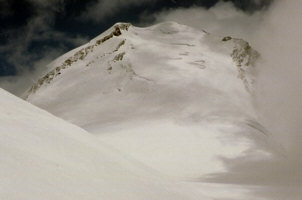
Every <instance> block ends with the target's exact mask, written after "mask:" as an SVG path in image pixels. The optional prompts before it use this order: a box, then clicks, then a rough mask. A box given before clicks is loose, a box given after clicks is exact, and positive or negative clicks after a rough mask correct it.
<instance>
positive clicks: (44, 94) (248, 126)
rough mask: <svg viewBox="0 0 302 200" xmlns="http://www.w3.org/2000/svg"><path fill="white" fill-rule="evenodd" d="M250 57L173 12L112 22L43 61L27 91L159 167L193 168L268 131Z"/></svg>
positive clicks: (176, 173)
mask: <svg viewBox="0 0 302 200" xmlns="http://www.w3.org/2000/svg"><path fill="white" fill-rule="evenodd" d="M257 57H258V53H257V52H256V51H254V50H253V49H252V48H251V47H250V45H249V44H248V43H247V42H245V41H243V40H240V39H233V38H231V37H218V36H213V35H211V34H209V33H207V32H205V31H199V30H195V29H193V28H190V27H188V26H184V25H180V24H177V23H174V22H166V23H162V24H158V25H155V26H152V27H148V28H138V27H134V26H132V25H130V24H123V23H120V24H116V25H115V26H113V27H112V28H111V29H109V30H108V31H106V32H105V33H103V34H102V35H100V36H98V37H97V38H95V39H93V40H92V41H90V42H89V43H88V44H86V45H84V46H82V47H79V48H77V49H75V50H73V51H71V52H69V53H67V54H65V55H63V56H62V57H60V58H58V59H57V60H55V61H54V62H53V63H52V64H50V66H49V68H50V72H49V73H47V75H45V76H44V77H43V78H41V79H40V80H39V81H38V83H37V84H36V85H34V86H33V87H32V88H31V89H30V91H29V93H28V98H27V100H28V101H29V102H31V103H33V104H35V105H37V106H39V107H41V108H43V109H45V110H48V111H49V112H51V113H53V114H54V115H56V116H59V117H61V118H63V119H65V120H67V121H69V122H71V123H73V124H76V125H78V126H80V127H82V128H83V129H85V130H87V131H88V132H91V133H94V134H95V135H97V136H98V137H99V138H100V139H101V140H102V141H104V142H105V143H107V144H110V145H112V146H114V147H115V148H117V149H119V150H120V151H122V152H127V153H128V154H130V155H131V156H133V157H134V158H136V159H138V160H140V161H141V162H143V163H144V164H146V165H148V166H151V167H153V168H154V169H156V170H158V171H160V172H163V173H164V174H167V175H169V176H173V177H182V178H199V177H201V176H202V175H203V174H207V173H214V172H220V171H224V170H225V168H224V166H223V163H222V160H221V157H225V158H233V157H238V156H245V154H246V153H247V152H248V150H249V149H250V148H252V147H253V142H252V140H250V139H249V138H250V137H256V138H261V140H263V143H265V141H266V139H267V138H266V137H267V136H266V135H265V133H264V132H263V130H262V128H261V126H260V125H259V124H257V116H256V114H255V113H254V108H253V105H252V102H251V92H252V90H253V85H252V83H253V68H254V67H253V63H254V62H255V61H256V59H257ZM257 151H258V153H259V154H262V152H261V151H262V150H261V148H257ZM253 153H255V152H253ZM184 161H185V162H184Z"/></svg>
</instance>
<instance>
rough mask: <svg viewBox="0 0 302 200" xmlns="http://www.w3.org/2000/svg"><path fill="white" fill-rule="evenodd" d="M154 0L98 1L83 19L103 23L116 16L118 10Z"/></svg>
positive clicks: (153, 0)
mask: <svg viewBox="0 0 302 200" xmlns="http://www.w3.org/2000/svg"><path fill="white" fill-rule="evenodd" d="M155 1H156V0H127V1H124V0H98V2H97V3H96V4H93V5H92V6H90V7H89V8H88V11H87V12H86V13H85V14H84V16H83V17H84V18H86V19H90V20H93V21H97V22H99V21H103V20H105V19H106V17H110V16H112V15H114V14H116V12H117V11H119V10H120V9H127V7H128V6H133V5H139V4H143V3H146V2H151V3H152V2H155Z"/></svg>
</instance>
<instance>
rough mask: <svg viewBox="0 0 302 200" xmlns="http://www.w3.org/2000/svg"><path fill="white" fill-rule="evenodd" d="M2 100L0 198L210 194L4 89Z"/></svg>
mask: <svg viewBox="0 0 302 200" xmlns="http://www.w3.org/2000/svg"><path fill="white" fill-rule="evenodd" d="M0 105H1V106H0V199H3V200H4V199H5V200H20V199H22V200H35V199H36V200H41V199H45V200H46V199H49V200H56V199H58V200H62V199H64V200H68V199H72V200H75V199H79V200H83V199H89V200H93V199H110V200H122V199H123V200H129V199H133V200H136V199H139V200H143V199H144V200H145V199H153V200H160V199H162V200H168V199H171V200H172V199H173V200H175V199H179V200H180V199H196V200H197V199H198V200H200V199H208V198H205V197H203V196H202V195H201V194H200V192H198V190H195V191H193V192H192V191H191V189H188V190H186V189H184V188H183V187H182V186H180V185H179V184H171V183H168V182H167V181H164V180H163V179H160V178H157V177H156V176H155V175H154V173H153V172H151V171H150V170H148V168H144V167H142V166H140V164H139V163H136V162H135V161H129V159H128V158H127V156H125V155H123V154H120V153H117V152H116V151H113V150H111V149H110V148H109V147H107V146H105V145H104V144H102V143H100V142H99V141H97V140H96V139H95V138H94V137H93V136H91V135H90V134H89V133H87V132H86V131H84V130H82V129H81V128H78V127H76V126H74V125H71V124H69V123H67V122H65V121H63V120H61V119H59V118H57V117H54V116H53V115H51V114H49V113H47V112H46V111H43V110H41V109H39V108H36V107H35V106H33V105H31V104H29V103H27V102H24V101H23V100H21V99H18V98H17V97H14V96H13V95H11V94H9V93H7V92H5V91H4V90H2V89H0ZM178 185H179V186H178ZM180 187H181V188H180ZM180 189H181V190H180Z"/></svg>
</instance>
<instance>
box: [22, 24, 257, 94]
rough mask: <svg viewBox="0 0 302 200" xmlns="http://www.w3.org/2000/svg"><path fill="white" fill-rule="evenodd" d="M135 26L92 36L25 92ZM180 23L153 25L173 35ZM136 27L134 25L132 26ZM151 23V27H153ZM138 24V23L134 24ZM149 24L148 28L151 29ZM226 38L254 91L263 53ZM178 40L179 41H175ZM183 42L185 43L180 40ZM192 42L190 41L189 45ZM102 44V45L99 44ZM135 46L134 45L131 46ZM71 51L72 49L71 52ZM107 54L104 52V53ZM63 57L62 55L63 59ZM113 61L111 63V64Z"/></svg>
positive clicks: (242, 76) (240, 74) (240, 72)
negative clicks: (257, 64)
mask: <svg viewBox="0 0 302 200" xmlns="http://www.w3.org/2000/svg"><path fill="white" fill-rule="evenodd" d="M130 26H132V25H131V24H129V23H117V24H115V25H114V26H113V27H112V28H110V29H109V30H108V31H106V32H105V33H104V34H105V35H104V34H102V35H101V36H98V37H97V38H95V39H93V40H91V41H90V42H89V43H88V44H86V45H83V46H82V47H80V49H79V50H76V51H75V52H73V51H74V50H73V51H71V52H73V53H72V55H70V56H68V57H67V58H65V59H64V60H63V61H61V62H60V63H56V64H55V65H53V66H52V67H51V70H50V71H49V72H48V73H46V74H45V75H44V76H43V77H42V78H40V79H38V81H37V82H36V83H35V84H34V85H33V86H31V87H30V89H29V90H28V91H27V92H26V93H25V95H23V96H24V98H25V99H27V98H28V96H29V95H31V94H33V93H35V92H36V91H37V90H38V89H39V88H40V87H41V86H44V85H46V84H49V83H50V82H51V81H52V80H53V79H54V78H55V77H57V76H59V75H61V74H62V70H64V69H66V68H69V67H70V66H72V65H73V64H74V63H76V62H78V61H83V60H84V59H85V58H86V57H87V55H88V54H89V53H91V52H93V51H94V49H95V48H97V47H98V46H100V45H102V44H103V43H105V42H106V41H108V40H110V39H112V38H114V37H119V36H120V35H121V34H122V32H123V31H128V29H129V27H130ZM178 26H179V24H177V23H175V22H163V23H161V24H157V25H154V26H152V27H153V28H155V29H157V31H159V32H161V33H163V34H167V35H171V37H173V36H172V35H173V34H176V33H178V32H180V31H182V30H178V29H179V27H178ZM181 26H182V29H185V28H184V27H186V26H184V25H181ZM132 27H133V26H132ZM152 27H149V28H152ZM134 28H136V27H134ZM149 28H145V29H149ZM202 32H203V33H205V34H207V35H210V37H217V36H213V35H211V34H209V33H207V32H206V31H204V30H202ZM125 41H126V39H123V40H122V41H120V42H119V43H118V44H117V45H116V46H115V47H114V48H112V51H111V52H107V54H113V53H115V52H117V51H118V50H119V49H120V48H121V46H123V45H124V44H125ZM221 41H222V42H232V45H231V46H232V47H230V48H233V50H232V52H231V53H230V56H231V57H232V59H233V61H234V63H236V65H237V67H238V78H240V79H241V80H242V81H243V83H244V85H245V88H246V89H247V90H248V91H249V92H250V91H252V84H253V82H254V81H253V75H252V70H251V68H252V67H253V66H254V63H255V61H256V60H257V58H258V57H259V54H258V52H257V51H256V50H254V49H252V47H251V46H250V45H249V43H248V42H246V41H244V40H242V39H237V38H232V37H230V36H227V37H223V38H222V39H221ZM175 44H177V43H175ZM178 45H181V44H178ZM183 45H185V44H183ZM187 45H189V44H187ZM189 46H190V45H189ZM98 48H102V47H98ZM131 48H133V47H131ZM67 54H70V53H67ZM124 55H125V52H122V53H119V54H118V55H116V56H115V58H114V61H121V60H122V58H123V56H124ZM103 56H104V55H103ZM59 60H60V59H59ZM91 62H93V61H91ZM91 62H90V63H87V64H86V66H88V65H90V64H91ZM109 65H110V64H109ZM108 69H109V71H110V69H112V67H111V66H109V67H108Z"/></svg>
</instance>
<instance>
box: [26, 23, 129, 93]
mask: <svg viewBox="0 0 302 200" xmlns="http://www.w3.org/2000/svg"><path fill="white" fill-rule="evenodd" d="M130 26H131V24H129V23H117V24H115V25H114V26H113V27H112V28H111V29H112V30H111V32H110V33H109V34H107V35H105V36H104V37H103V38H101V39H98V40H96V41H95V43H94V44H91V45H90V44H89V45H88V46H87V45H86V47H83V48H81V49H80V50H79V51H77V52H76V53H75V54H74V55H72V56H71V57H69V58H67V59H66V60H65V61H64V62H63V63H62V64H61V65H59V66H56V67H55V68H54V69H53V70H51V71H50V72H48V73H47V74H46V75H44V76H43V77H42V78H40V79H39V80H38V81H37V83H35V84H34V85H33V86H31V88H30V89H29V90H28V91H27V94H26V95H25V99H27V97H28V96H29V95H30V94H32V93H35V92H36V91H37V90H38V89H39V88H40V87H41V86H42V85H44V84H45V83H47V84H49V83H50V82H51V81H52V80H53V79H54V78H55V77H56V76H58V75H61V70H63V69H66V68H68V67H70V66H71V65H72V64H73V63H75V62H77V61H79V60H84V59H85V57H86V56H87V55H88V54H89V53H90V52H93V50H94V48H95V47H97V46H99V45H101V44H103V43H104V42H106V41H107V40H109V39H111V38H113V37H118V36H120V35H121V34H122V31H128V28H129V27H130ZM124 42H125V41H122V42H121V43H119V44H118V46H116V48H115V49H114V51H113V52H116V51H118V49H119V48H120V47H121V46H122V45H123V44H124Z"/></svg>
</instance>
